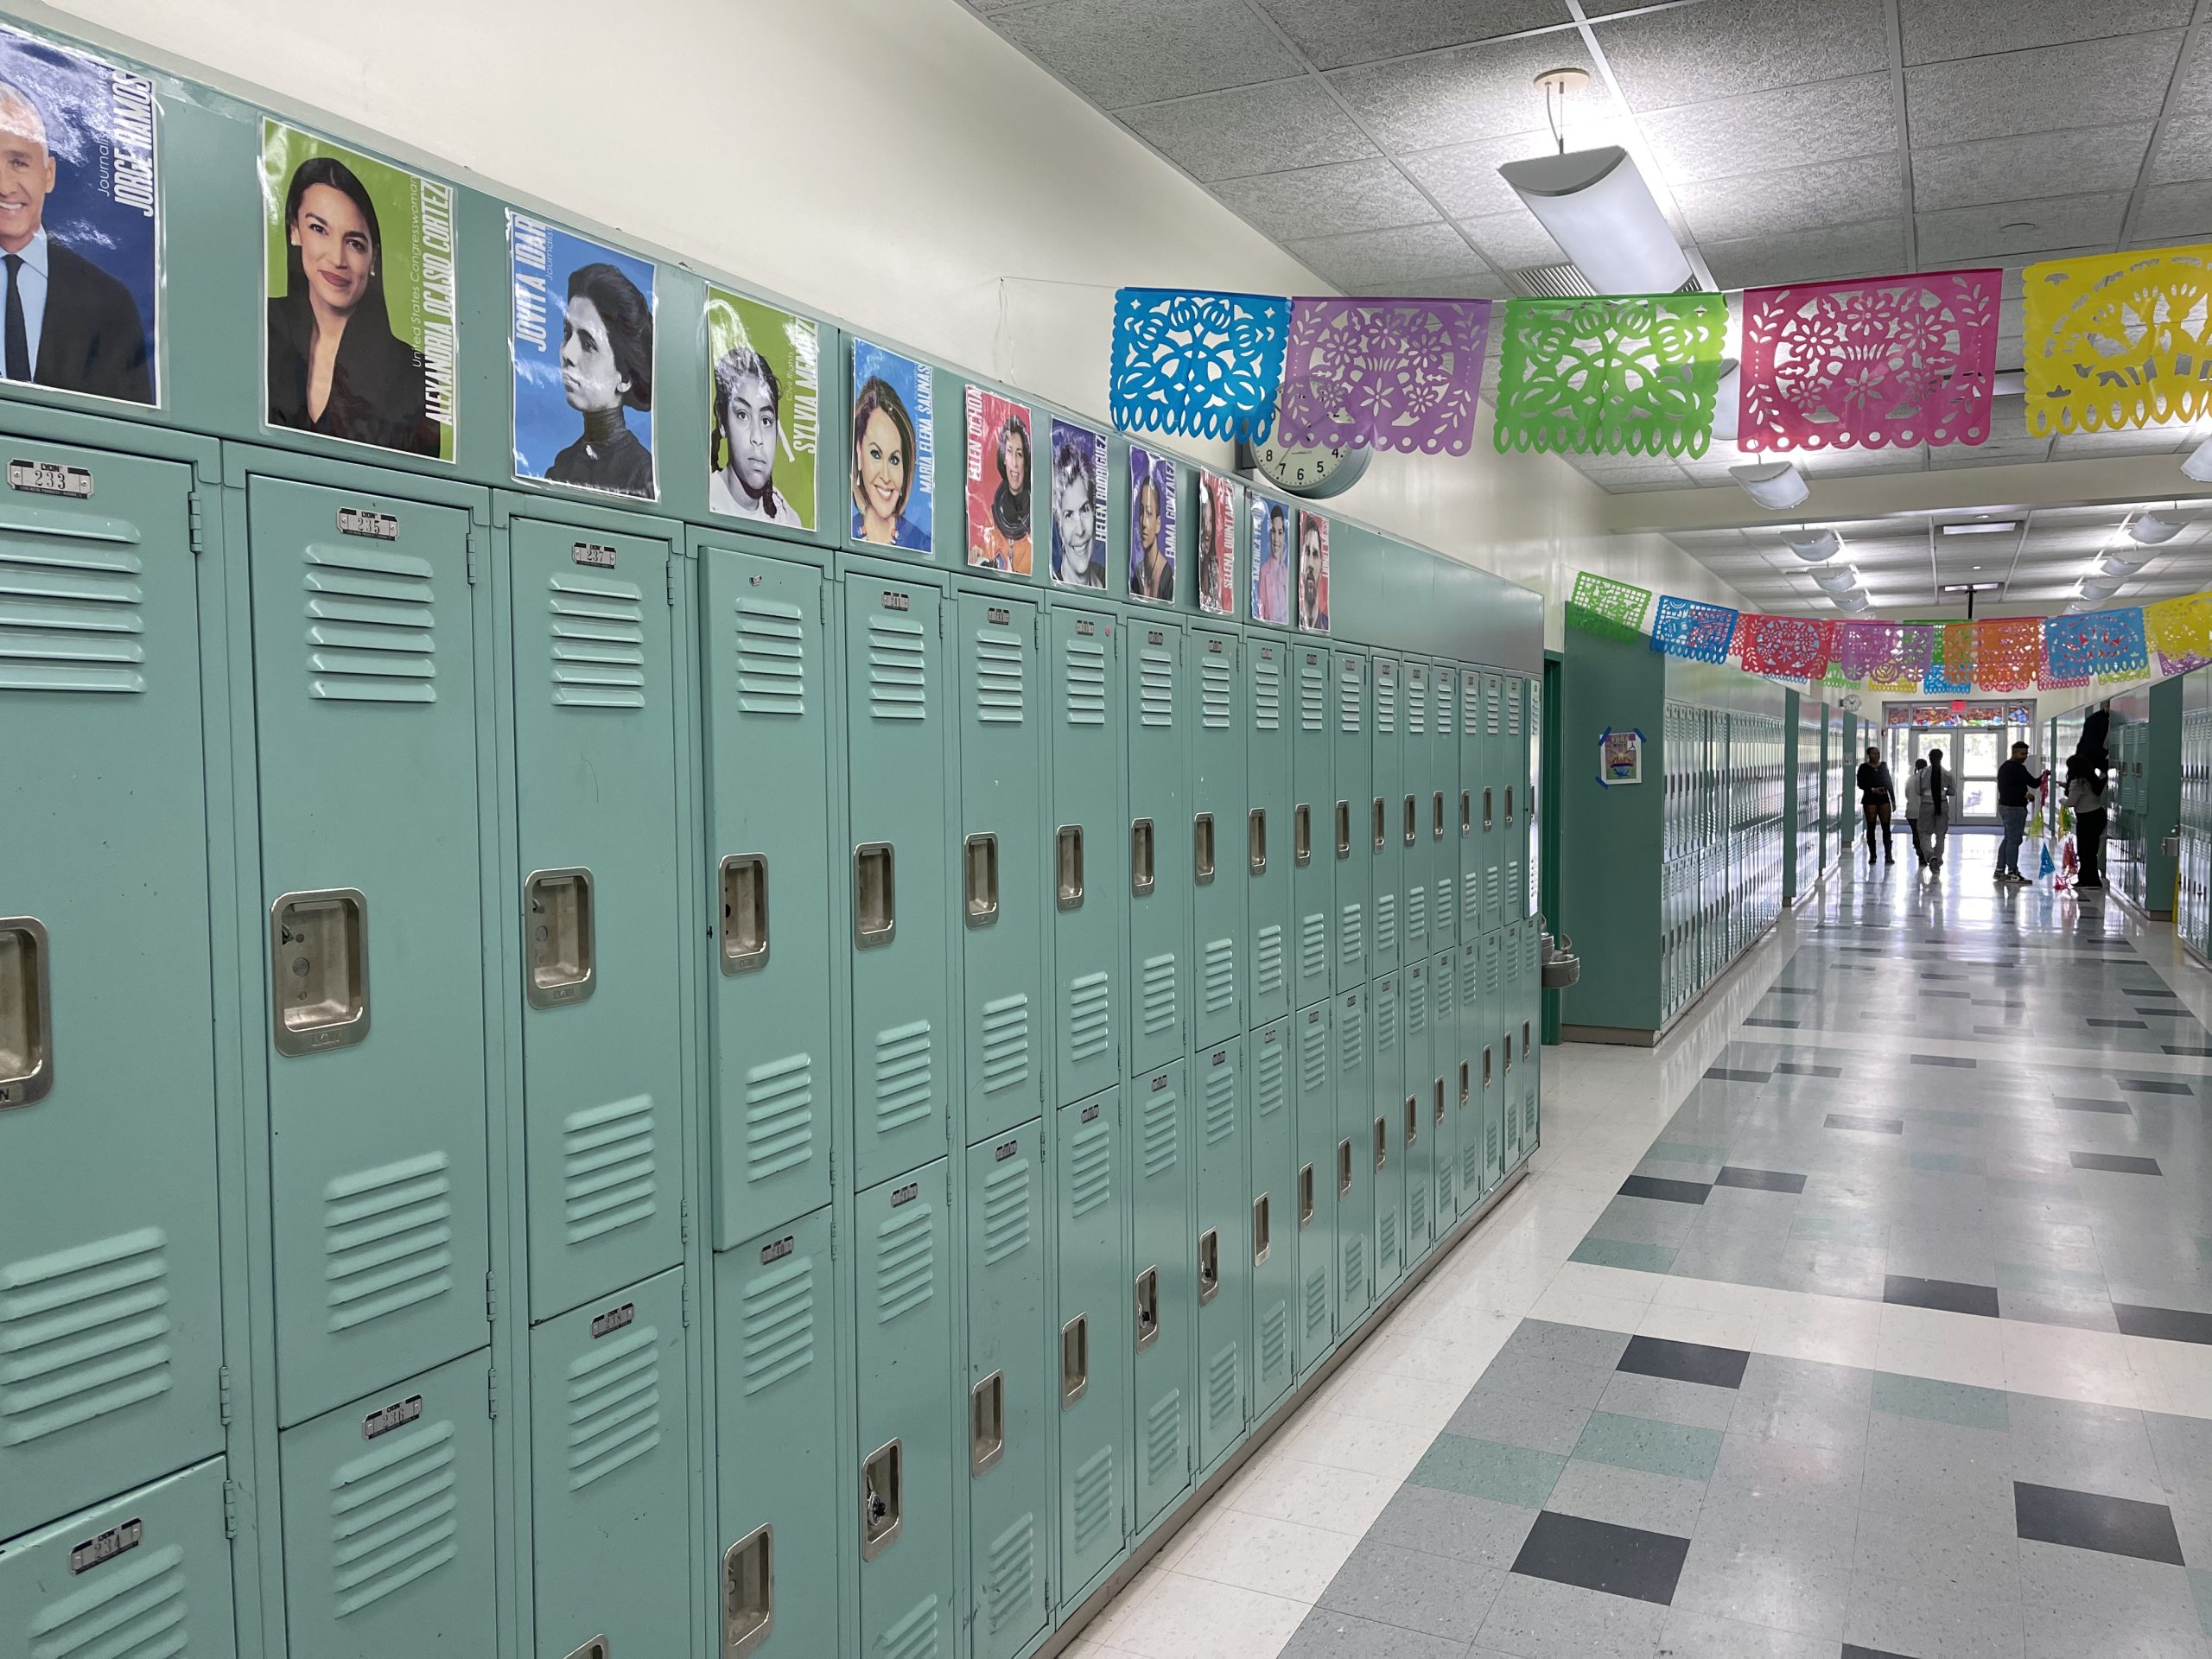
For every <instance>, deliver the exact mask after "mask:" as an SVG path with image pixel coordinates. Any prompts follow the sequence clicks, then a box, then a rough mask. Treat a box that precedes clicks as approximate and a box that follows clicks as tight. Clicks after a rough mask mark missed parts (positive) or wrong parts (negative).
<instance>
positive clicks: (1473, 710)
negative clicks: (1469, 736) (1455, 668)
mask: <svg viewBox="0 0 2212 1659" xmlns="http://www.w3.org/2000/svg"><path fill="white" fill-rule="evenodd" d="M1482 723H1483V683H1482V676H1481V675H1479V674H1470V675H1468V676H1466V677H1465V678H1464V679H1462V680H1461V681H1460V682H1459V724H1460V725H1461V727H1462V728H1465V730H1466V731H1468V732H1470V733H1472V732H1475V731H1478V730H1479V729H1480V728H1481V727H1482Z"/></svg>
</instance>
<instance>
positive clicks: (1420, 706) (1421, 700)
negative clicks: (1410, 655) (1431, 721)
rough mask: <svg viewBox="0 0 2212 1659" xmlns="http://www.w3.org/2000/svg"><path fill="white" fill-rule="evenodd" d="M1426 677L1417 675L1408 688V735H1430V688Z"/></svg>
mask: <svg viewBox="0 0 2212 1659" xmlns="http://www.w3.org/2000/svg"><path fill="white" fill-rule="evenodd" d="M1425 680H1426V677H1425V676H1422V675H1419V674H1416V675H1414V677H1413V679H1412V680H1411V681H1410V682H1409V683H1408V684H1407V686H1406V735H1407V736H1408V737H1426V736H1427V735H1428V687H1427V684H1426V683H1425Z"/></svg>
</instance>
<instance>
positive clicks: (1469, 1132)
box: [1445, 934, 1497, 1216]
mask: <svg viewBox="0 0 2212 1659" xmlns="http://www.w3.org/2000/svg"><path fill="white" fill-rule="evenodd" d="M1457 992H1458V995H1459V1014H1458V1019H1457V1021H1456V1023H1455V1026H1454V1029H1453V1033H1452V1034H1453V1041H1454V1044H1455V1046H1456V1051H1457V1052H1456V1060H1455V1064H1456V1066H1457V1071H1458V1077H1457V1079H1456V1081H1457V1084H1458V1089H1459V1213H1460V1214H1461V1215H1463V1216H1464V1215H1465V1214H1466V1213H1467V1212H1468V1211H1470V1210H1472V1209H1473V1208H1474V1207H1475V1206H1476V1205H1478V1204H1480V1203H1481V1202H1482V1201H1483V1200H1484V1198H1488V1197H1489V1196H1490V1191H1491V1187H1493V1186H1495V1185H1497V1179H1496V1175H1495V1166H1496V1165H1497V1156H1496V1154H1493V1153H1491V1152H1490V1151H1489V1150H1488V1147H1486V1145H1485V1142H1484V1127H1483V1126H1484V1123H1486V1122H1488V1121H1489V1120H1488V1099H1489V1097H1488V1095H1487V1094H1486V1092H1485V1090H1484V1084H1483V1051H1484V1045H1485V1044H1487V1043H1488V1042H1489V1041H1490V1038H1489V1037H1488V1035H1487V1034H1486V1033H1485V1029H1484V1021H1485V1020H1487V1019H1488V1018H1489V1014H1488V1012H1487V1010H1488V1007H1489V1004H1488V1003H1486V1002H1485V1001H1484V1000H1483V942H1482V939H1481V938H1480V937H1479V936H1478V935H1475V934H1470V935H1468V937H1467V939H1466V941H1465V944H1461V945H1460V947H1459V980H1458V985H1457ZM1452 1083H1453V1079H1452V1077H1449V1076H1447V1077H1446V1085H1445V1086H1446V1092H1447V1093H1448V1092H1450V1091H1451V1089H1452Z"/></svg>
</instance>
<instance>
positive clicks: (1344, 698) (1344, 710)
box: [1337, 662, 1367, 736]
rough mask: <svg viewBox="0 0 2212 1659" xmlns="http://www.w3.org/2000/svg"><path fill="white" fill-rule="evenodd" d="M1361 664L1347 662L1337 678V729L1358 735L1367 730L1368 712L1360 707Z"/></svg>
mask: <svg viewBox="0 0 2212 1659" xmlns="http://www.w3.org/2000/svg"><path fill="white" fill-rule="evenodd" d="M1359 693H1360V685H1359V664H1357V663H1356V662H1347V663H1345V664H1344V668H1343V669H1342V671H1339V672H1338V676H1337V729H1338V731H1340V732H1349V733H1351V734H1354V735H1355V736H1356V735H1357V734H1359V733H1361V732H1363V731H1365V730H1366V729H1367V719H1366V710H1365V709H1363V708H1362V707H1361V706H1360V702H1361V700H1360V695H1359Z"/></svg>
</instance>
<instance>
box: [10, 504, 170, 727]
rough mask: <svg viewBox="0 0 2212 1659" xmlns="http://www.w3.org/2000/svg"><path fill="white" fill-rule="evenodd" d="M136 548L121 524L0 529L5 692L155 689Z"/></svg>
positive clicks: (130, 527) (49, 522) (132, 528)
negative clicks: (147, 667) (150, 681)
mask: <svg viewBox="0 0 2212 1659" xmlns="http://www.w3.org/2000/svg"><path fill="white" fill-rule="evenodd" d="M137 540H138V529H137V526H136V525H135V524H127V523H125V522H124V521H123V520H121V519H119V518H107V519H98V518H86V519H83V520H81V521H76V522H71V521H69V520H67V518H64V517H63V516H62V515H60V514H52V515H47V514H41V516H40V517H39V518H37V519H35V520H31V521H25V520H22V519H21V518H16V519H15V521H14V522H11V523H8V524H0V691H95V692H114V691H120V692H126V693H127V692H137V691H143V690H145V689H146V677H145V676H144V675H143V674H142V673H140V672H139V664H143V662H144V661H145V660H146V648H145V646H144V645H141V644H140V643H139V639H138V636H139V635H140V634H142V633H143V632H145V630H146V621H145V618H144V617H143V615H142V614H141V613H140V612H139V608H138V607H139V605H140V604H141V602H142V601H143V600H144V598H145V593H144V590H143V589H142V588H140V587H139V585H138V580H137V578H138V575H139V573H140V572H142V571H143V570H144V569H145V568H146V567H145V564H144V562H143V560H142V559H141V558H140V557H139V556H138V555H137V554H136V553H134V552H131V551H130V550H129V548H130V546H131V545H133V544H135V543H137ZM100 542H105V543H110V545H108V546H105V547H101V546H90V545H86V543H100Z"/></svg>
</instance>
